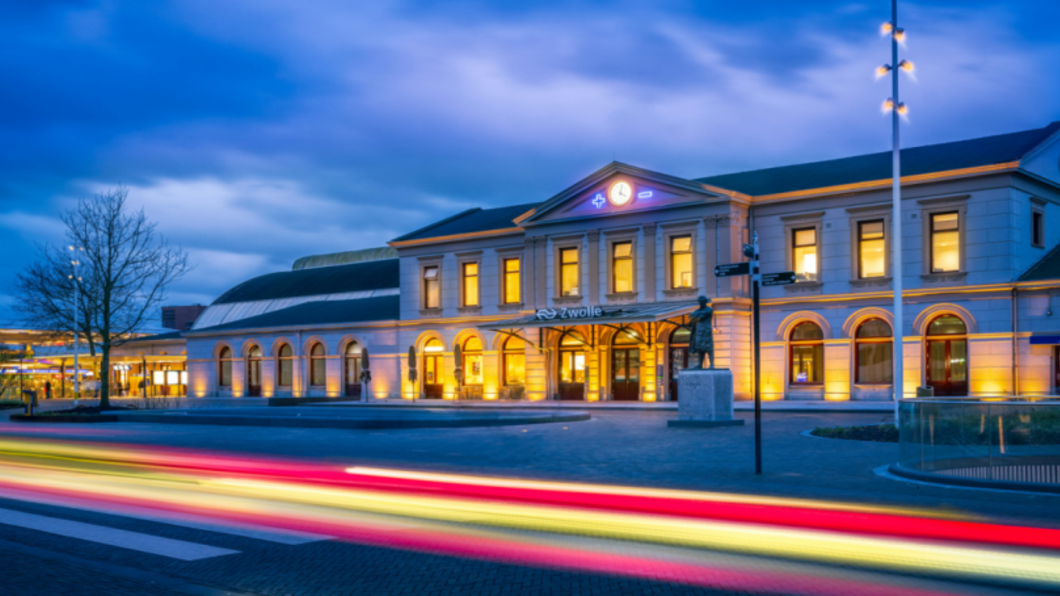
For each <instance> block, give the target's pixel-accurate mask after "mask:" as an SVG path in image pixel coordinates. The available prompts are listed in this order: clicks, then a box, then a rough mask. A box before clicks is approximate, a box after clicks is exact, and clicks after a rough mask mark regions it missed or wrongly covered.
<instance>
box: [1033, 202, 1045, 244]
mask: <svg viewBox="0 0 1060 596" xmlns="http://www.w3.org/2000/svg"><path fill="white" fill-rule="evenodd" d="M1031 245H1032V246H1045V213H1042V212H1041V211H1031Z"/></svg>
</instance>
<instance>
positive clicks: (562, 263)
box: [559, 248, 581, 296]
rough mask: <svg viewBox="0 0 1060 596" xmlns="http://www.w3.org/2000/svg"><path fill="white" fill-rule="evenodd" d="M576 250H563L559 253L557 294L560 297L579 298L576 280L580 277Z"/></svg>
mask: <svg viewBox="0 0 1060 596" xmlns="http://www.w3.org/2000/svg"><path fill="white" fill-rule="evenodd" d="M578 252H579V251H578V249H577V248H564V249H563V250H561V251H559V267H560V270H559V294H560V296H580V295H581V294H579V293H578V278H579V277H580V276H581V275H580V271H579V267H578Z"/></svg>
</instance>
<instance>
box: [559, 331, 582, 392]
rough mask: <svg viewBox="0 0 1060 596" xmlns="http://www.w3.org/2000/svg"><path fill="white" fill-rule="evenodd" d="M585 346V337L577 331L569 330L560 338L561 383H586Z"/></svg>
mask: <svg viewBox="0 0 1060 596" xmlns="http://www.w3.org/2000/svg"><path fill="white" fill-rule="evenodd" d="M585 346H586V343H585V338H584V337H582V335H581V334H580V333H578V332H577V331H568V332H566V333H565V334H564V335H563V338H562V339H560V342H559V352H560V358H559V382H560V384H582V383H585Z"/></svg>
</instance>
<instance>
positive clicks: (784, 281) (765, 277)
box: [762, 271, 795, 287]
mask: <svg viewBox="0 0 1060 596" xmlns="http://www.w3.org/2000/svg"><path fill="white" fill-rule="evenodd" d="M793 283H795V272H794V271H781V272H780V273H763V274H762V286H763V287H769V286H786V285H788V284H793Z"/></svg>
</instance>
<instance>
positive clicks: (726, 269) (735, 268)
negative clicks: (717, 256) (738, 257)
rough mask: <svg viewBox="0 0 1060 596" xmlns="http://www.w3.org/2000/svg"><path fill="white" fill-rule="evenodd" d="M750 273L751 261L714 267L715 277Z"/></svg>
mask: <svg viewBox="0 0 1060 596" xmlns="http://www.w3.org/2000/svg"><path fill="white" fill-rule="evenodd" d="M750 273H751V264H750V263H730V264H728V265H718V266H717V267H715V268H714V276H715V277H731V276H733V275H748V274H750Z"/></svg>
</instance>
